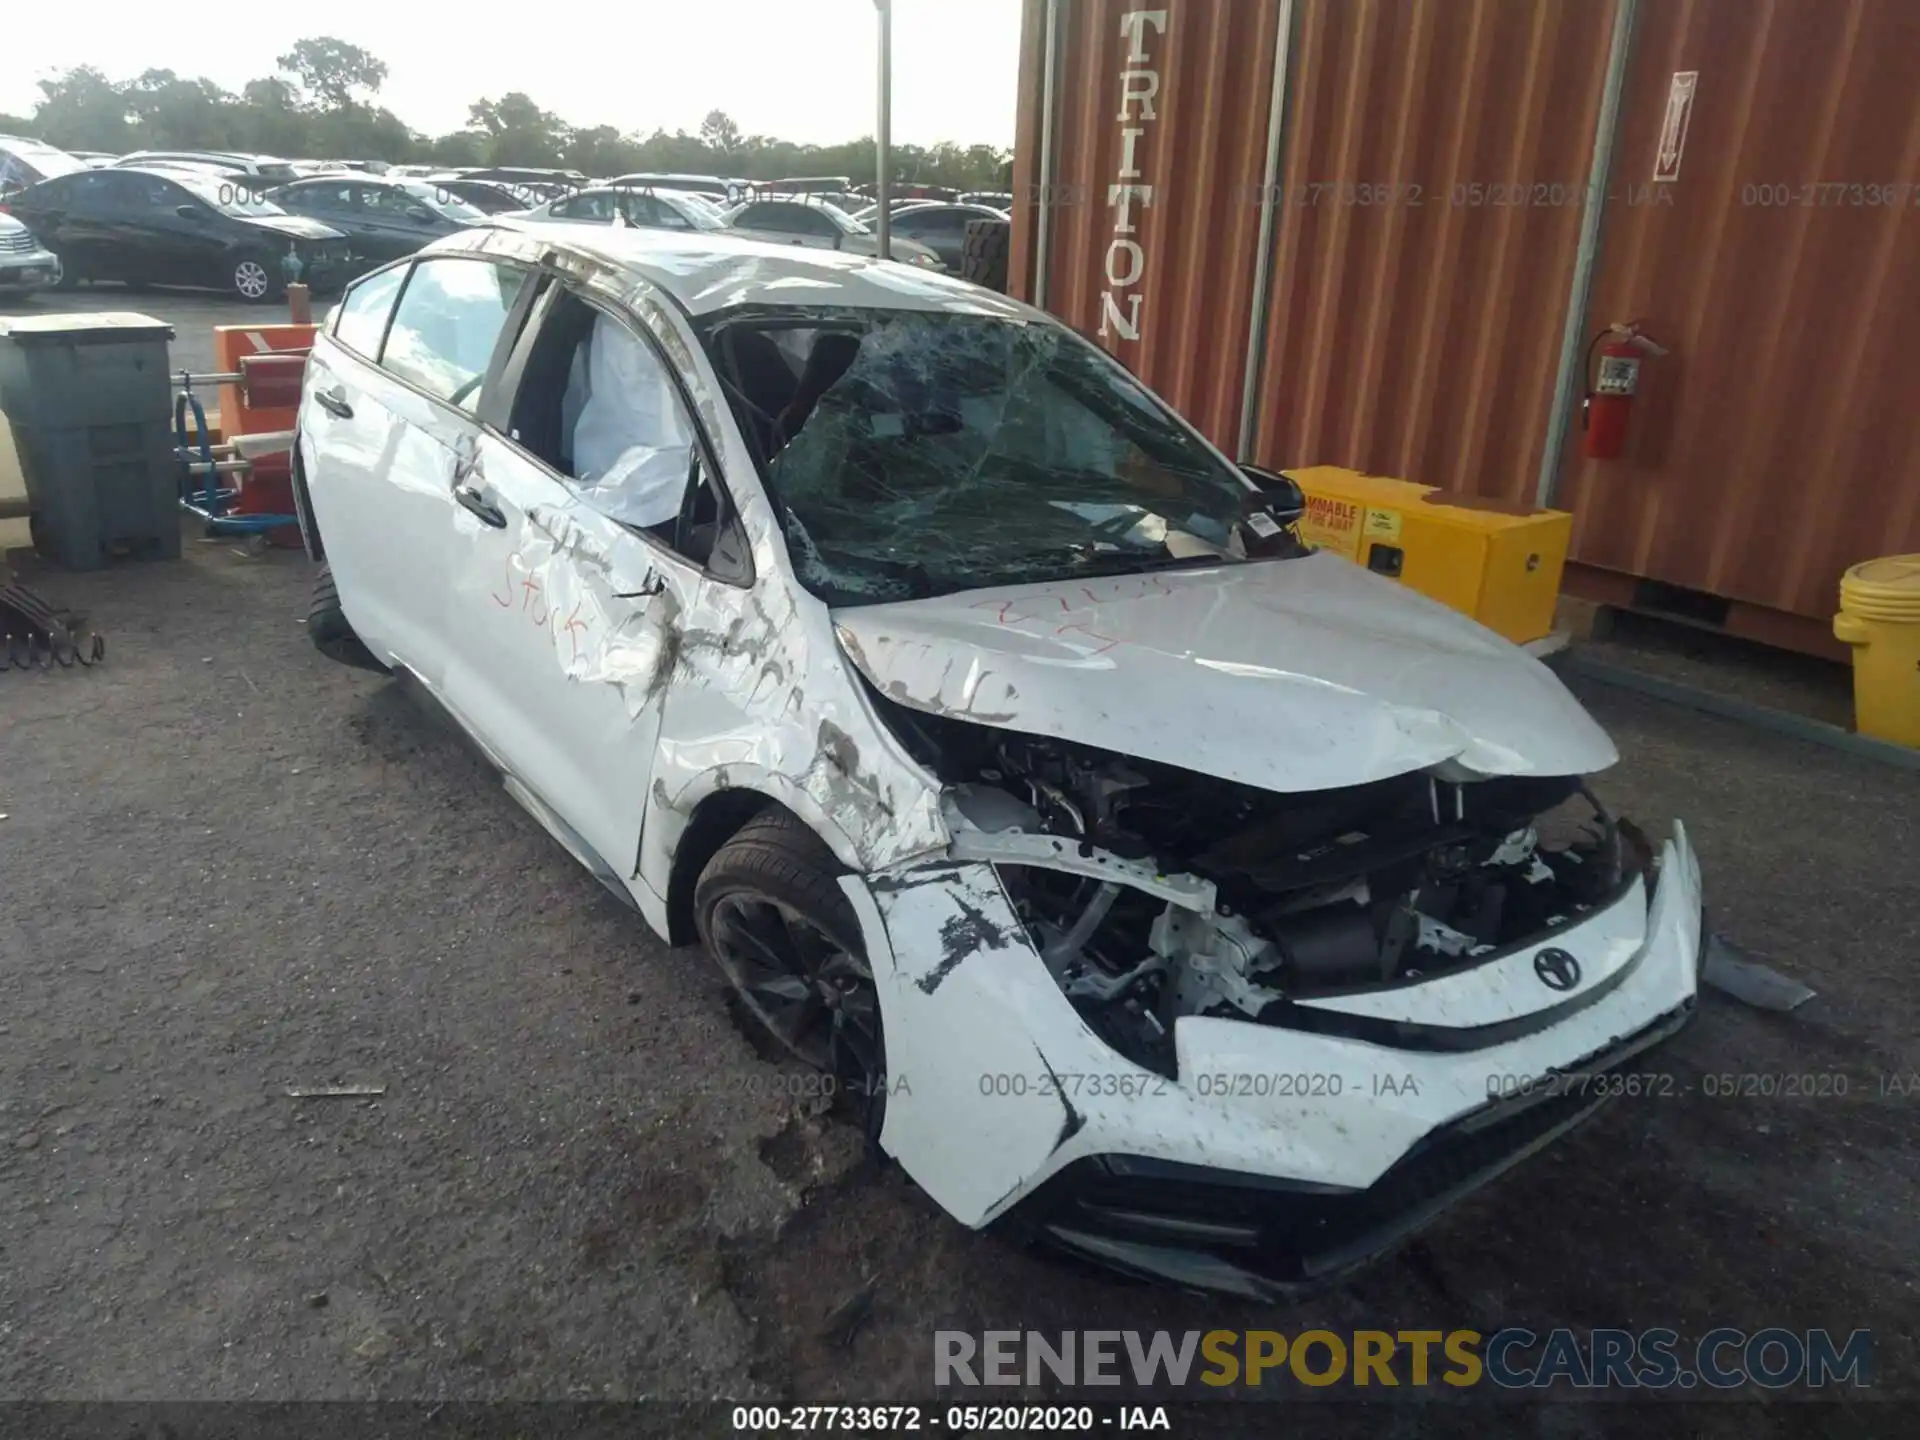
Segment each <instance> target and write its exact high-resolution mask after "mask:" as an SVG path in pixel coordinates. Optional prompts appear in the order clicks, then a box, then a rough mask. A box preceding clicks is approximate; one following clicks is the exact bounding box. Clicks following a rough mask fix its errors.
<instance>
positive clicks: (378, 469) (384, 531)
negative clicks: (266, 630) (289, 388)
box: [300, 341, 453, 680]
mask: <svg viewBox="0 0 1920 1440" xmlns="http://www.w3.org/2000/svg"><path fill="white" fill-rule="evenodd" d="M309 364H310V365H311V366H312V367H313V370H314V372H315V373H314V374H313V375H312V376H311V378H310V379H309V381H308V384H307V386H306V392H305V399H304V400H303V403H302V407H301V412H300V430H301V434H302V436H303V437H304V438H306V439H307V440H308V442H309V445H310V451H309V454H308V456H307V459H308V461H309V462H310V463H309V465H308V468H307V485H308V489H309V491H310V492H311V494H312V496H313V509H314V515H315V517H316V518H317V519H318V520H319V522H320V533H321V536H322V537H323V539H324V541H325V544H326V549H327V561H328V563H329V564H330V565H331V566H332V567H333V573H334V580H335V583H336V584H337V586H338V587H339V591H340V600H341V605H342V607H343V608H344V609H345V610H346V613H347V619H348V620H349V621H350V622H351V623H352V625H353V628H354V631H355V632H356V633H357V634H358V635H359V636H360V638H361V639H362V640H363V641H365V642H366V643H367V645H368V646H370V647H371V648H372V649H373V650H374V652H375V653H376V654H378V655H380V656H381V657H382V658H383V659H386V660H388V661H389V662H393V663H398V664H402V665H406V666H407V667H409V668H411V669H414V670H417V671H419V672H420V673H421V674H422V676H423V677H425V678H427V679H429V680H432V679H434V678H435V677H436V676H437V673H438V669H439V666H438V665H437V664H436V663H435V658H434V657H435V656H436V655H437V653H438V651H439V649H440V643H439V641H438V640H437V638H436V636H437V634H438V631H439V627H440V615H439V609H440V605H439V595H440V593H441V588H443V587H444V585H445V583H446V556H447V545H448V535H447V527H448V514H447V512H448V510H449V508H450V498H449V496H450V488H451V484H452V476H453V452H452V450H451V448H449V445H448V442H447V439H446V438H444V437H443V435H442V433H441V432H442V431H443V429H444V426H443V425H442V424H440V423H435V422H434V421H433V420H430V419H429V416H428V415H427V413H426V412H430V411H434V410H436V409H437V407H435V406H433V405H432V404H431V403H430V402H429V401H427V400H425V399H424V398H423V397H420V396H417V395H414V394H413V393H412V392H411V391H409V390H407V389H406V387H405V386H402V385H399V384H397V383H396V382H394V381H393V380H392V379H390V378H389V377H388V376H386V375H385V374H383V373H382V372H381V371H380V370H379V369H378V368H376V367H375V366H373V365H371V364H369V363H368V362H366V361H364V360H362V359H360V358H359V357H357V356H355V355H353V354H350V353H349V352H347V351H345V350H342V349H340V348H339V347H337V346H333V345H330V344H327V343H325V342H324V341H323V342H322V343H320V344H318V345H316V346H315V347H314V352H313V358H312V359H311V361H309ZM323 397H324V400H323ZM325 401H331V402H332V404H331V405H329V404H327V403H325ZM409 402H411V403H409ZM343 410H344V412H345V413H342V411H343ZM423 422H424V423H423ZM436 587H440V588H436Z"/></svg>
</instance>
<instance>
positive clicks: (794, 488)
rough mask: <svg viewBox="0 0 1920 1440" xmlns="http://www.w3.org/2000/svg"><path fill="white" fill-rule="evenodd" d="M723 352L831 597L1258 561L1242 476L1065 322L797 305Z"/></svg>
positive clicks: (777, 493)
mask: <svg viewBox="0 0 1920 1440" xmlns="http://www.w3.org/2000/svg"><path fill="white" fill-rule="evenodd" d="M709 344H710V348H711V351H712V353H713V357H714V360H715V363H716V365H717V366H718V368H719V369H720V372H721V374H722V375H723V376H726V377H727V379H728V387H727V388H728V394H729V398H730V399H731V401H732V403H733V406H734V411H735V414H736V415H737V416H738V417H739V418H740V422H741V426H742V429H743V430H744V431H745V432H746V433H747V435H748V436H749V438H750V439H751V440H752V441H753V442H754V443H756V444H757V446H758V449H759V453H760V457H761V459H762V461H763V473H764V475H765V477H766V481H767V485H768V489H769V492H770V494H771V495H772V498H773V502H774V506H775V509H776V510H777V512H778V514H779V516H780V523H781V526H782V528H783V529H784V531H785V533H786V538H787V546H788V550H789V552H790V553H791V555H792V557H793V562H794V566H795V569H796V571H797V573H798V575H799V578H800V582H801V583H802V584H803V585H805V586H806V587H807V588H808V589H809V590H811V591H812V592H813V593H814V594H816V595H818V596H820V597H821V598H822V599H824V600H826V601H828V602H829V603H830V604H838V605H857V604H871V603H878V602H881V601H886V600H900V599H909V598H921V597H925V596H929V595H941V594H947V593H950V592H953V591H958V590H968V589H974V588H977V587H979V586H983V585H988V584H1008V583H1019V582H1023V581H1037V580H1057V579H1066V578H1073V577H1078V576H1083V575H1108V574H1123V573H1130V572H1135V571H1142V570H1155V569H1169V568H1174V567H1178V566H1184V565H1217V564H1220V563H1222V562H1223V561H1238V560H1240V559H1243V558H1244V556H1245V550H1244V547H1243V545H1242V536H1241V535H1240V532H1239V528H1238V526H1239V522H1240V521H1241V519H1242V517H1243V514H1244V512H1245V510H1246V507H1247V505H1248V502H1249V499H1250V496H1251V494H1252V492H1251V491H1250V490H1249V489H1248V487H1247V486H1246V484H1245V483H1244V482H1243V481H1242V480H1241V478H1240V477H1239V475H1238V474H1237V473H1236V472H1235V471H1233V470H1232V469H1231V468H1230V467H1228V466H1227V465H1225V464H1223V463H1222V462H1221V461H1220V460H1219V459H1218V458H1217V457H1216V456H1215V455H1214V454H1213V452H1212V451H1210V450H1209V449H1208V448H1207V446H1206V445H1205V444H1203V443H1202V442H1201V441H1200V440H1199V438H1198V437H1196V436H1195V435H1193V434H1192V433H1191V432H1190V431H1189V430H1188V429H1187V428H1186V427H1185V426H1184V425H1182V424H1180V423H1179V422H1178V421H1177V420H1175V419H1174V418H1173V417H1172V416H1171V415H1169V414H1168V412H1167V411H1166V410H1165V409H1164V408H1163V407H1162V406H1161V405H1160V404H1159V403H1158V402H1157V401H1155V400H1154V399H1153V398H1152V397H1151V396H1150V395H1149V394H1148V393H1147V392H1146V391H1145V390H1144V389H1143V388H1142V387H1141V385H1140V384H1139V383H1138V382H1137V381H1136V380H1135V379H1134V378H1133V376H1131V375H1130V374H1128V372H1127V371H1126V370H1125V369H1124V368H1123V367H1122V366H1120V365H1119V364H1117V363H1116V362H1115V361H1113V360H1112V359H1111V358H1109V357H1108V356H1107V355H1106V354H1105V353H1104V352H1102V351H1101V350H1099V349H1097V348H1095V347H1094V346H1091V345H1089V344H1087V343H1086V342H1084V341H1082V340H1081V339H1080V338H1079V337H1077V336H1075V335H1073V334H1072V333H1070V332H1069V331H1066V330H1064V329H1062V328H1060V327H1058V326H1054V325H1047V324H1032V323H1027V322H1024V321H1020V320H1008V319H1002V318H998V317H992V316H980V315H956V314H949V313H944V312H942V313H927V312H921V311H907V310H900V311H854V310H838V311H824V310H813V311H809V310H804V309H783V310H779V311H772V312H769V311H762V312H758V313H755V314H753V315H751V316H735V317H731V318H726V319H723V321H722V322H721V323H720V324H719V325H717V326H715V327H714V328H713V329H712V331H711V332H710V336H709Z"/></svg>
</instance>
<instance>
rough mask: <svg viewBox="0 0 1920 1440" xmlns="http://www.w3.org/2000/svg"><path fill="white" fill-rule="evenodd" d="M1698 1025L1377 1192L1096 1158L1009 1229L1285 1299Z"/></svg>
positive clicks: (1438, 1138)
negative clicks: (1646, 1054) (1653, 1050)
mask: <svg viewBox="0 0 1920 1440" xmlns="http://www.w3.org/2000/svg"><path fill="white" fill-rule="evenodd" d="M1692 1015H1693V1004H1692V1002H1691V1001H1689V1002H1688V1003H1687V1004H1686V1005H1684V1006H1682V1007H1681V1008H1680V1009H1678V1010H1675V1011H1673V1012H1672V1013H1671V1014H1668V1015H1664V1016H1662V1017H1661V1018H1660V1019H1659V1020H1657V1021H1655V1022H1654V1023H1653V1024H1652V1025H1649V1026H1648V1027H1647V1028H1646V1029H1645V1030H1643V1031H1641V1032H1640V1033H1639V1034H1637V1035H1634V1036H1631V1037H1629V1038H1628V1039H1627V1040H1626V1041H1625V1042H1623V1043H1622V1044H1621V1045H1619V1046H1616V1047H1615V1048H1614V1049H1612V1050H1610V1051H1608V1052H1607V1053H1606V1054H1604V1055H1599V1056H1595V1057H1593V1058H1592V1059H1591V1060H1590V1061H1589V1062H1588V1063H1587V1064H1585V1065H1582V1066H1581V1067H1580V1068H1579V1069H1578V1070H1577V1071H1576V1072H1573V1073H1571V1074H1567V1073H1562V1074H1561V1075H1559V1076H1557V1077H1556V1083H1555V1084H1554V1086H1553V1087H1552V1088H1551V1089H1550V1088H1548V1087H1547V1086H1541V1087H1538V1088H1537V1089H1536V1090H1535V1091H1534V1092H1532V1093H1529V1094H1526V1095H1524V1096H1516V1097H1512V1098H1506V1099H1496V1100H1492V1101H1489V1102H1488V1103H1487V1104H1486V1105H1484V1106H1482V1107H1481V1108H1480V1109H1478V1110H1475V1111H1472V1112H1470V1113H1469V1114H1467V1115H1465V1116H1463V1117H1461V1118H1460V1119H1458V1120H1455V1121H1453V1122H1451V1123H1449V1124H1447V1125H1445V1126H1442V1127H1441V1128H1440V1129H1438V1130H1435V1131H1433V1132H1432V1133H1430V1134H1429V1135H1427V1137H1426V1138H1425V1139H1423V1140H1421V1141H1420V1142H1419V1143H1418V1144H1416V1145H1415V1146H1414V1147H1413V1149H1412V1150H1410V1151H1409V1152H1408V1153H1407V1154H1406V1155H1405V1156H1403V1157H1402V1158H1401V1159H1400V1160H1399V1161H1398V1162H1397V1163H1396V1164H1395V1165H1394V1166H1393V1167H1392V1168H1391V1169H1390V1170H1388V1171H1387V1173H1386V1174H1384V1175H1382V1176H1381V1177H1380V1178H1379V1179H1378V1180H1376V1181H1375V1182H1374V1183H1373V1184H1372V1185H1370V1186H1368V1187H1367V1188H1365V1189H1364V1190H1349V1189H1343V1188H1340V1187H1337V1186H1325V1185H1314V1184H1311V1183H1302V1182H1297V1181H1288V1180H1279V1179H1273V1178H1271V1177H1267V1176H1261V1175H1250V1174H1245V1173H1240V1172H1235V1171H1229V1170H1216V1169H1209V1168H1207V1167H1204V1166H1194V1165H1181V1164H1173V1163H1170V1162H1167V1161H1160V1160H1147V1159H1141V1158H1139V1157H1137V1156H1130V1155H1090V1156H1087V1157H1085V1158H1083V1159H1080V1160H1076V1161H1075V1162H1073V1164H1071V1165H1069V1166H1068V1167H1067V1168H1066V1169H1064V1170H1062V1171H1060V1172H1059V1173H1058V1174H1056V1175H1055V1176H1054V1177H1053V1178H1052V1179H1051V1180H1049V1181H1047V1182H1046V1183H1045V1184H1044V1185H1042V1186H1041V1187H1040V1189H1039V1190H1037V1191H1036V1192H1035V1193H1034V1194H1033V1195H1032V1196H1030V1197H1029V1198H1028V1199H1027V1200H1025V1201H1023V1202H1022V1203H1021V1204H1020V1206H1019V1207H1017V1208H1016V1209H1015V1210H1014V1211H1013V1212H1012V1214H1011V1215H1010V1216H1009V1217H1008V1222H1009V1228H1012V1229H1015V1230H1017V1231H1018V1232H1020V1233H1022V1234H1024V1235H1026V1236H1028V1237H1029V1238H1032V1239H1035V1240H1038V1241H1039V1242H1041V1243H1043V1244H1046V1245H1050V1246H1052V1247H1054V1248H1057V1249H1060V1250H1063V1251H1065V1252H1067V1253H1069V1254H1072V1255H1075V1256H1078V1257H1079V1258H1081V1259H1084V1260H1088V1261H1091V1262H1093V1263H1094V1264H1097V1265H1101V1266H1104V1267H1106V1268H1109V1269H1114V1270H1119V1271H1122V1272H1125V1273H1127V1274H1131V1275H1135V1276H1139V1277H1142V1278H1145V1279H1151V1280H1157V1281H1161V1282H1164V1283H1166V1284H1170V1285H1177V1286H1181V1287H1183V1288H1186V1289H1193V1290H1207V1291H1219V1292H1224V1293H1228V1294H1235V1295H1244V1296H1246V1297H1248V1298H1250V1299H1255V1300H1280V1299H1285V1298H1288V1297H1290V1296H1294V1295H1297V1294H1299V1293H1300V1292H1302V1291H1304V1290H1311V1289H1313V1288H1316V1287H1318V1286H1321V1285H1325V1284H1328V1283H1330V1282H1332V1281H1334V1280H1337V1279H1339V1278H1340V1277H1341V1276H1343V1275H1346V1274H1348V1273H1349V1272H1351V1271H1353V1270H1356V1269H1358V1268H1360V1267H1361V1266H1364V1265H1366V1264H1367V1263H1369V1262H1370V1261H1372V1260H1374V1259H1377V1258H1378V1257H1379V1256H1381V1255H1382V1254H1384V1253H1385V1252H1387V1251H1389V1250H1391V1249H1393V1248H1394V1247H1395V1246H1397V1245H1399V1244H1401V1243H1402V1242H1404V1241H1406V1240H1407V1239H1409V1238H1411V1237H1412V1236H1413V1235H1414V1234H1416V1233H1417V1232H1419V1231H1420V1230H1421V1229H1423V1228H1425V1227H1426V1226H1427V1225H1428V1224H1430V1223H1431V1222H1432V1221H1434V1220H1435V1219H1436V1218H1438V1217H1439V1216H1440V1215H1442V1214H1443V1213H1445V1212H1446V1211H1447V1210H1448V1209H1450V1208H1451V1207H1452V1206H1454V1205H1455V1204H1458V1203H1459V1202H1460V1201H1461V1200H1464V1199H1465V1198H1466V1197H1467V1196H1469V1195H1471V1194H1472V1193H1473V1192H1475V1191H1476V1190H1479V1189H1481V1188H1482V1187H1483V1186H1485V1185H1487V1184H1489V1183H1491V1182H1492V1181H1494V1180H1496V1179H1498V1178H1499V1177H1500V1176H1501V1175H1502V1174H1504V1173H1505V1172H1506V1171H1508V1170H1510V1169H1512V1168H1513V1167H1514V1166H1515V1165H1518V1164H1519V1163H1520V1162H1521V1161H1522V1160H1525V1159H1526V1158H1527V1157H1529V1156H1530V1155H1533V1154H1534V1153H1536V1152H1537V1151H1539V1150H1541V1149H1544V1148H1545V1147H1546V1146H1547V1145H1550V1144H1552V1143H1553V1142H1554V1141H1555V1140H1557V1139H1559V1138H1560V1137H1561V1136H1562V1135H1565V1134H1566V1133H1567V1132H1568V1131H1570V1130H1572V1129H1574V1128H1575V1127H1576V1126H1578V1125H1580V1124H1581V1123H1582V1122H1583V1121H1585V1120H1587V1119H1589V1118H1590V1117H1591V1116H1593V1115H1594V1114H1595V1113H1596V1112H1597V1111H1599V1110H1600V1109H1602V1108H1603V1107H1604V1106H1605V1105H1607V1104H1608V1103H1609V1101H1611V1100H1612V1099H1613V1098H1615V1096H1616V1095H1617V1094H1619V1093H1623V1091H1624V1087H1625V1084H1626V1079H1627V1076H1626V1072H1627V1071H1629V1070H1630V1069H1633V1068H1637V1067H1638V1066H1639V1065H1640V1064H1641V1063H1642V1057H1643V1056H1644V1055H1645V1053H1646V1052H1647V1051H1648V1050H1649V1049H1651V1048H1652V1047H1654V1046H1656V1045H1658V1044H1659V1043H1661V1042H1662V1041H1664V1040H1666V1039H1667V1038H1668V1037H1669V1036H1671V1035H1672V1034H1674V1033H1675V1032H1676V1031H1678V1030H1679V1029H1680V1028H1681V1027H1682V1026H1684V1025H1685V1024H1686V1023H1687V1021H1688V1020H1689V1019H1691V1018H1692Z"/></svg>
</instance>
